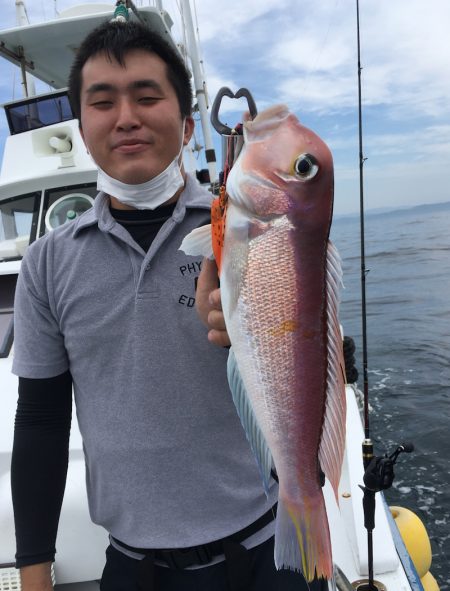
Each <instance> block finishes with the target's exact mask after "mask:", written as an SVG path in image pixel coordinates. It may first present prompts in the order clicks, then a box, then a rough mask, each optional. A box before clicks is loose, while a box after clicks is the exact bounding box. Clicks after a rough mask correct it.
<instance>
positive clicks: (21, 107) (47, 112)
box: [4, 91, 75, 135]
mask: <svg viewBox="0 0 450 591" xmlns="http://www.w3.org/2000/svg"><path fill="white" fill-rule="evenodd" d="M4 107H5V112H6V118H7V120H8V124H9V129H10V132H11V135H14V134H16V133H23V132H24V131H30V130H32V129H39V128H40V127H46V126H47V125H54V124H55V123H61V122H62V121H69V120H70V119H75V116H74V114H73V112H72V108H71V106H70V103H69V98H68V96H67V91H64V92H62V93H58V94H52V95H47V96H43V97H42V96H41V97H32V98H28V99H26V100H23V101H16V102H14V103H10V104H9V105H8V104H7V105H5V106H4Z"/></svg>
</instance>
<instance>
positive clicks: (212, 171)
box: [181, 0, 218, 183]
mask: <svg viewBox="0 0 450 591" xmlns="http://www.w3.org/2000/svg"><path fill="white" fill-rule="evenodd" d="M181 8H182V13H183V17H184V19H185V22H186V33H187V44H188V53H189V57H190V58H191V63H192V73H193V75H194V90H195V96H196V98H197V104H198V109H199V112H200V120H201V124H202V131H203V139H204V140H205V154H206V162H207V164H208V170H209V178H210V181H211V183H214V182H215V181H217V180H218V177H217V168H216V154H215V150H214V144H213V140H212V135H211V126H210V121H209V114H208V107H207V104H206V82H205V80H204V79H203V75H202V71H201V68H200V57H199V52H198V47H197V41H196V37H195V31H194V23H193V21H192V13H191V6H190V2H189V0H181Z"/></svg>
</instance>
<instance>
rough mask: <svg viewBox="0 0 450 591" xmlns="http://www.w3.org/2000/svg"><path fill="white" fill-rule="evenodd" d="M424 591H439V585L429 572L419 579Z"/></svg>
mask: <svg viewBox="0 0 450 591" xmlns="http://www.w3.org/2000/svg"><path fill="white" fill-rule="evenodd" d="M420 582H421V583H422V586H423V588H424V590H425V591H439V585H438V584H437V581H436V579H435V578H434V577H433V575H432V574H431V573H430V572H427V574H426V575H425V576H424V577H422V578H421V579H420Z"/></svg>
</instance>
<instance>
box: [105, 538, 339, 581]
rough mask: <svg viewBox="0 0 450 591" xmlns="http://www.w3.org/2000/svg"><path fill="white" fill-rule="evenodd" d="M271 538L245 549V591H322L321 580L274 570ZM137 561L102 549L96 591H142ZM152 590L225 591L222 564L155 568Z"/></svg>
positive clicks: (117, 552) (116, 551)
mask: <svg viewBox="0 0 450 591" xmlns="http://www.w3.org/2000/svg"><path fill="white" fill-rule="evenodd" d="M273 542H274V541H273V538H271V539H270V540H268V541H267V542H265V543H264V544H261V545H260V546H256V548H252V549H251V550H249V551H248V552H249V555H250V561H251V585H250V588H249V589H248V591H308V589H309V590H310V591H326V590H327V589H328V587H327V584H326V582H325V581H322V580H320V581H314V582H312V583H309V586H308V585H307V584H306V582H305V580H304V578H303V577H302V575H300V574H299V573H294V572H292V571H287V570H281V571H277V570H276V569H275V565H274V561H273ZM139 563H140V561H139V560H134V559H133V558H129V557H128V556H126V555H125V554H123V553H122V552H119V551H118V550H116V549H115V548H114V547H112V546H109V547H108V548H107V550H106V566H105V569H104V571H103V575H102V580H101V583H100V591H145V590H143V589H142V588H141V587H140V586H139V585H138V582H137V581H138V576H139ZM154 568H155V570H154V589H155V591H229V587H228V583H227V571H226V564H225V562H220V563H218V564H215V565H213V566H205V567H203V568H200V569H195V570H194V569H191V570H172V569H170V568H166V567H163V566H157V565H155V567H154Z"/></svg>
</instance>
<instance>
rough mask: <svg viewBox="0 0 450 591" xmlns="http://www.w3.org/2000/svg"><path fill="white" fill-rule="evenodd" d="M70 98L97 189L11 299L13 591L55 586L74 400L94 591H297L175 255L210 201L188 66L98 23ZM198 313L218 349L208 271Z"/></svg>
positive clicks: (182, 261)
mask: <svg viewBox="0 0 450 591" xmlns="http://www.w3.org/2000/svg"><path fill="white" fill-rule="evenodd" d="M69 93H70V97H71V102H72V104H73V108H74V111H75V113H76V115H77V116H78V118H79V121H80V131H81V134H82V137H83V139H84V142H85V144H86V147H87V149H88V150H89V152H90V153H91V155H92V157H93V159H94V161H95V162H96V164H97V166H98V169H99V177H98V178H99V180H98V186H99V189H100V193H99V195H98V196H97V198H96V200H95V204H94V207H93V208H92V209H91V210H90V211H88V212H86V213H85V214H84V215H82V216H81V217H79V218H78V219H77V220H76V221H75V222H74V223H72V224H66V225H64V226H62V227H60V228H58V229H56V230H54V231H52V232H51V233H49V234H47V235H46V236H44V237H43V238H42V239H40V240H38V241H37V242H36V243H34V244H33V245H31V246H30V247H29V249H28V251H27V253H26V256H25V257H24V260H23V263H22V269H21V273H20V277H19V281H18V286H17V291H16V302H15V357H14V365H13V371H14V372H15V373H16V374H17V375H18V376H19V402H18V410H17V416H16V431H15V441H14V450H13V465H12V487H13V501H14V511H15V520H16V532H17V556H16V558H17V566H18V567H20V568H21V577H22V588H23V591H48V590H51V589H52V586H51V581H50V564H51V561H52V560H53V559H54V555H55V539H56V530H57V524H58V519H59V512H60V507H61V503H62V497H63V492H64V485H65V477H66V470H67V455H68V437H69V429H70V418H71V390H72V386H73V390H74V396H75V403H76V408H77V416H78V421H79V426H80V431H81V434H82V437H83V443H84V450H85V457H86V471H87V488H88V499H89V507H90V513H91V517H92V519H93V521H94V522H95V523H98V524H100V525H102V526H103V527H104V528H106V530H107V531H108V532H109V534H110V540H111V545H110V546H109V547H108V549H107V562H106V566H105V569H104V572H103V576H102V582H101V589H102V590H103V591H127V590H130V591H131V590H133V591H135V590H136V591H137V590H138V589H142V590H144V589H145V590H151V589H157V590H158V591H160V590H161V591H163V590H166V589H167V590H176V591H190V590H194V589H195V590H199V589H200V590H205V591H209V590H211V591H219V590H221V589H223V590H230V591H237V590H242V591H244V590H245V591H247V590H248V589H250V590H254V591H256V589H257V590H258V591H264V590H267V591H269V590H272V589H277V588H279V589H280V591H281V590H284V589H286V590H288V589H295V590H296V591H297V590H299V589H301V588H302V586H301V585H302V581H301V578H300V576H299V575H295V574H293V573H282V574H279V573H277V572H276V571H275V568H274V565H273V539H272V536H273V531H274V522H273V513H272V507H273V506H274V504H275V502H276V498H277V487H276V483H275V482H273V483H272V486H271V488H270V494H269V498H266V496H265V494H264V492H263V488H262V485H261V481H260V477H259V473H258V470H257V467H256V463H255V461H254V458H253V456H252V454H251V452H250V449H249V446H248V443H247V441H246V439H245V435H244V432H243V430H242V428H241V426H240V423H239V420H238V418H237V414H236V412H235V409H234V407H233V404H232V401H231V397H230V395H229V390H228V386H227V380H226V369H225V366H226V356H227V350H226V349H225V348H224V347H214V346H212V345H211V344H210V343H209V342H208V339H207V330H206V329H205V327H204V326H202V324H201V323H200V322H199V320H198V318H197V316H196V314H195V309H194V300H195V295H196V294H195V285H196V278H197V275H198V271H199V269H200V266H201V260H193V259H192V257H186V256H185V255H184V254H183V253H181V252H180V251H179V246H180V244H181V241H182V238H183V237H184V236H185V235H186V234H187V233H188V232H190V231H191V230H192V229H193V228H195V227H197V226H199V225H201V224H204V223H206V222H207V221H208V218H209V207H210V201H211V196H210V194H209V193H208V192H207V191H205V190H203V189H202V188H201V187H200V186H199V185H198V184H197V183H196V181H195V180H194V179H192V178H190V177H188V176H187V175H186V174H185V173H184V171H183V169H182V166H181V163H180V162H181V151H182V147H183V146H184V145H186V144H187V142H188V141H189V139H190V137H191V135H192V132H193V127H194V123H193V119H192V117H191V88H190V82H189V77H188V74H187V72H186V70H185V68H184V65H183V63H182V61H181V60H180V59H179V57H178V56H177V54H176V53H175V52H174V51H173V50H172V49H171V48H170V47H168V46H167V45H166V44H165V43H164V41H163V40H161V39H160V38H159V37H157V36H155V35H154V34H152V33H150V32H149V31H148V30H147V29H146V28H144V27H142V26H141V25H139V24H132V23H128V24H124V23H106V24H104V25H102V26H100V27H99V28H98V29H97V30H95V31H94V32H92V33H91V34H90V35H89V36H88V37H87V38H86V40H85V41H84V43H83V44H82V46H81V48H80V50H79V52H78V55H77V58H76V60H75V63H74V66H73V69H72V72H71V76H70V83H69ZM197 304H198V309H199V313H200V316H201V317H202V318H203V319H204V320H205V322H206V323H207V325H208V329H209V334H208V337H209V340H211V341H212V342H213V343H216V344H219V345H228V344H229V341H228V337H227V335H226V331H225V326H224V323H223V315H222V313H221V309H220V292H219V290H218V289H217V272H216V270H215V267H214V265H213V264H212V263H211V262H208V263H204V265H203V272H202V275H201V276H200V278H199V280H198V290H197ZM168 549H175V550H173V551H172V550H171V551H168ZM177 549H178V550H177ZM303 588H306V587H303ZM313 588H314V587H313ZM317 588H318V587H317Z"/></svg>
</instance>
